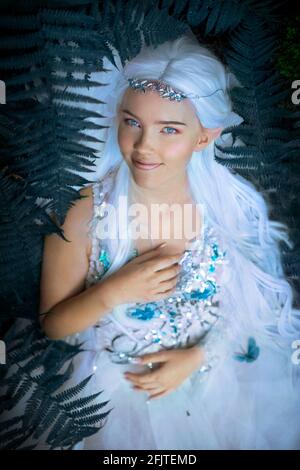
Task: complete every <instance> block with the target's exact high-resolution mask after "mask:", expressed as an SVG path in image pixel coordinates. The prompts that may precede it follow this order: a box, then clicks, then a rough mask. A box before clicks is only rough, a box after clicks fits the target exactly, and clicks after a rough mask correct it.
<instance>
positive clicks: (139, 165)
mask: <svg viewBox="0 0 300 470" xmlns="http://www.w3.org/2000/svg"><path fill="white" fill-rule="evenodd" d="M133 164H134V166H135V167H136V168H139V169H140V170H153V169H154V168H157V167H159V166H160V165H161V164H160V163H143V162H140V161H139V160H133Z"/></svg>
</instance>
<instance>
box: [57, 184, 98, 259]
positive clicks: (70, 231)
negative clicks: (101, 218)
mask: <svg viewBox="0 0 300 470" xmlns="http://www.w3.org/2000/svg"><path fill="white" fill-rule="evenodd" d="M93 184H94V183H92V184H90V185H89V186H85V187H84V188H82V189H81V190H80V191H78V194H79V198H78V199H75V201H72V203H71V206H70V208H69V210H68V211H67V214H66V217H65V220H64V223H63V225H62V226H61V228H62V229H63V232H64V236H65V238H66V239H67V240H69V241H71V242H79V243H80V244H81V245H82V244H84V246H85V247H86V254H87V256H88V257H89V255H90V253H91V242H90V238H89V236H88V230H89V223H90V221H91V219H92V217H93ZM50 217H51V219H52V220H53V221H54V222H55V223H56V224H57V225H59V223H58V221H57V218H56V216H55V214H54V212H52V213H51V214H50Z"/></svg>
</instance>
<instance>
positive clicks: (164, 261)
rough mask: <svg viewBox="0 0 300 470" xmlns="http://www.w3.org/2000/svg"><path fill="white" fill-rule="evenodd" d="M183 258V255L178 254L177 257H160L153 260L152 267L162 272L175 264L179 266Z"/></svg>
mask: <svg viewBox="0 0 300 470" xmlns="http://www.w3.org/2000/svg"><path fill="white" fill-rule="evenodd" d="M181 258H182V253H176V254H175V255H163V256H162V255H160V256H159V258H158V259H153V260H150V261H151V265H152V268H153V270H154V271H155V272H156V271H161V270H162V269H165V268H169V267H170V266H172V265H173V264H177V263H178V261H180V260H181Z"/></svg>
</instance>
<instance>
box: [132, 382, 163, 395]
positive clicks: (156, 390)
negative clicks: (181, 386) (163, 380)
mask: <svg viewBox="0 0 300 470" xmlns="http://www.w3.org/2000/svg"><path fill="white" fill-rule="evenodd" d="M132 389H133V390H143V391H151V392H152V393H153V394H154V393H159V392H162V391H163V390H164V387H162V386H159V385H157V384H156V385H155V384H152V385H143V386H140V385H133V387H132Z"/></svg>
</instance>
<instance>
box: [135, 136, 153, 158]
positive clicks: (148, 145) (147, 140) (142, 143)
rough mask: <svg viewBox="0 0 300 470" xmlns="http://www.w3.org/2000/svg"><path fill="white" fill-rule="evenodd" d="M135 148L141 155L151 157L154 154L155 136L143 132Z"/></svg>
mask: <svg viewBox="0 0 300 470" xmlns="http://www.w3.org/2000/svg"><path fill="white" fill-rule="evenodd" d="M133 147H134V149H135V150H136V151H137V152H138V153H139V154H140V155H151V154H152V153H153V152H154V146H153V136H151V134H150V133H149V132H148V133H147V132H142V133H141V134H140V137H139V138H138V139H137V140H136V142H135V143H134V145H133Z"/></svg>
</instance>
